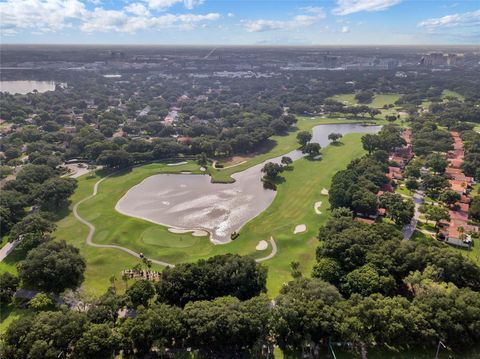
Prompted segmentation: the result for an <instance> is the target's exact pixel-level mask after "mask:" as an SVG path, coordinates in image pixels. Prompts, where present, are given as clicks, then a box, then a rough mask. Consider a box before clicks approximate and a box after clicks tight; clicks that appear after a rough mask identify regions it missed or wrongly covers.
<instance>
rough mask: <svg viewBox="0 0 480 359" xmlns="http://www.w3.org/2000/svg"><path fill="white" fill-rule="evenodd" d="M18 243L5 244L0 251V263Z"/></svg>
mask: <svg viewBox="0 0 480 359" xmlns="http://www.w3.org/2000/svg"><path fill="white" fill-rule="evenodd" d="M19 243H20V241H14V242H7V243H6V244H5V245H4V246H3V247H2V249H0V262H1V261H3V260H4V259H5V258H6V257H7V256H8V255H9V254H10V253H11V252H12V251H13V250H14V249H15V247H16V246H17V245H18V244H19Z"/></svg>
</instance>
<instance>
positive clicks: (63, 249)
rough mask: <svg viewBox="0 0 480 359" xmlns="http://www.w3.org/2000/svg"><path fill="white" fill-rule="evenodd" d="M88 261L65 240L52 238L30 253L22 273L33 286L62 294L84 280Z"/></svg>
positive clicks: (27, 282)
mask: <svg viewBox="0 0 480 359" xmlns="http://www.w3.org/2000/svg"><path fill="white" fill-rule="evenodd" d="M84 271H85V261H84V259H83V258H82V257H81V256H80V254H79V250H78V249H77V248H75V247H73V246H71V245H68V244H67V243H66V242H65V241H50V242H46V243H43V244H41V245H39V246H38V247H37V248H34V249H32V250H31V251H30V252H28V255H27V258H26V259H25V260H23V261H21V262H20V263H19V264H18V275H19V277H20V279H21V280H22V282H23V283H24V284H25V285H27V286H30V287H31V288H35V289H39V290H44V291H47V292H55V293H60V292H63V291H64V290H65V289H67V288H76V287H77V286H78V285H79V284H80V283H81V282H82V281H83V273H84Z"/></svg>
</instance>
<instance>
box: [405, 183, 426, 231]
mask: <svg viewBox="0 0 480 359" xmlns="http://www.w3.org/2000/svg"><path fill="white" fill-rule="evenodd" d="M423 195H424V192H423V191H422V190H417V191H415V194H414V195H413V203H414V204H415V213H414V215H413V218H412V220H411V222H410V223H409V224H406V225H405V226H404V227H403V228H402V233H403V239H405V240H407V241H408V240H410V238H412V235H413V232H415V229H416V228H417V223H418V219H419V218H420V206H421V205H422V203H423Z"/></svg>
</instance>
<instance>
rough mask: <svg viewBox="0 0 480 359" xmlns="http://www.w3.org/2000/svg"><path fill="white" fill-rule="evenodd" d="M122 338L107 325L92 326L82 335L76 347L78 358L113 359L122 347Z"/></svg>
mask: <svg viewBox="0 0 480 359" xmlns="http://www.w3.org/2000/svg"><path fill="white" fill-rule="evenodd" d="M121 340H122V338H121V336H120V334H119V333H117V331H116V330H115V329H113V328H111V327H110V326H109V325H107V324H92V325H90V326H88V327H87V330H86V331H85V332H84V333H83V334H82V336H81V337H80V339H79V340H78V342H77V343H76V345H75V349H74V353H75V357H77V358H84V359H90V358H91V359H97V358H98V359H103V358H113V357H114V354H115V352H116V351H117V349H118V348H119V347H120V343H121Z"/></svg>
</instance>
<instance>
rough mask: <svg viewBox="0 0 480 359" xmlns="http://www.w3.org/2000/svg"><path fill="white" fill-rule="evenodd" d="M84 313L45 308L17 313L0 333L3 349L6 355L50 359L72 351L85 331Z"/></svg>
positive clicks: (9, 356)
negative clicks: (40, 310) (3, 331)
mask: <svg viewBox="0 0 480 359" xmlns="http://www.w3.org/2000/svg"><path fill="white" fill-rule="evenodd" d="M86 325H87V320H86V317H85V314H83V313H79V312H76V311H73V310H65V311H55V312H50V311H45V312H40V313H38V314H36V315H29V316H21V317H20V319H18V320H15V321H13V322H12V324H10V326H9V327H8V329H7V331H6V332H5V335H4V342H3V343H2V344H3V351H4V353H8V354H9V355H8V356H7V357H8V358H48V359H54V358H58V357H59V356H60V353H63V354H62V355H64V356H65V355H67V354H68V353H70V352H71V351H72V349H73V348H74V346H75V344H76V343H77V340H78V339H79V338H80V337H81V336H82V334H83V333H84V332H85V327H86Z"/></svg>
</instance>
